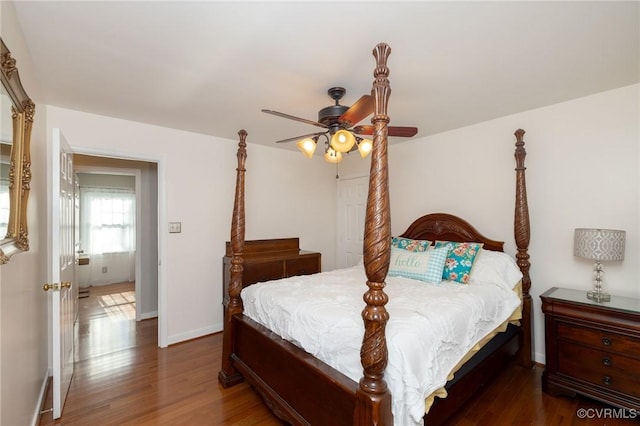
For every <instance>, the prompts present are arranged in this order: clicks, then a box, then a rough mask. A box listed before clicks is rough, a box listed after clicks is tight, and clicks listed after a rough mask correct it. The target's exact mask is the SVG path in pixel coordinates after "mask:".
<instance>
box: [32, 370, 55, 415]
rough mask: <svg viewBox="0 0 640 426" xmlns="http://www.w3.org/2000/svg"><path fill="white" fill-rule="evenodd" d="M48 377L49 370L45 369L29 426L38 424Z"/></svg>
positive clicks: (45, 395) (45, 394)
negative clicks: (45, 372)
mask: <svg viewBox="0 0 640 426" xmlns="http://www.w3.org/2000/svg"><path fill="white" fill-rule="evenodd" d="M50 375H51V370H49V369H47V374H46V375H45V376H44V380H43V381H42V386H40V394H39V395H38V402H37V403H36V410H35V412H34V413H33V418H32V419H31V426H38V425H39V424H40V411H41V410H42V407H44V401H45V399H46V397H47V383H49V377H50ZM45 408H46V407H45Z"/></svg>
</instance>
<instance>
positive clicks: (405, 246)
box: [391, 237, 431, 251]
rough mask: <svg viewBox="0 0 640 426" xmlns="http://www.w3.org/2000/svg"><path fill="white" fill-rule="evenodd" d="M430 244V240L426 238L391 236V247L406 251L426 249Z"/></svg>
mask: <svg viewBox="0 0 640 426" xmlns="http://www.w3.org/2000/svg"><path fill="white" fill-rule="evenodd" d="M430 245H431V241H428V240H412V239H411V238H402V237H393V238H391V247H395V248H399V249H402V250H406V251H427V249H428V248H429V246H430Z"/></svg>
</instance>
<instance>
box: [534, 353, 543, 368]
mask: <svg viewBox="0 0 640 426" xmlns="http://www.w3.org/2000/svg"><path fill="white" fill-rule="evenodd" d="M533 360H534V361H535V362H537V363H538V364H542V365H545V361H546V357H545V354H544V353H540V352H534V353H533Z"/></svg>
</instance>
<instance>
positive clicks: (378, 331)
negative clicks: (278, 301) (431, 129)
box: [354, 43, 393, 425]
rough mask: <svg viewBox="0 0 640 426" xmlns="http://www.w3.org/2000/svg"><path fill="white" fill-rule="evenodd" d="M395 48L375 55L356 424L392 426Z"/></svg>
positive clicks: (383, 47)
mask: <svg viewBox="0 0 640 426" xmlns="http://www.w3.org/2000/svg"><path fill="white" fill-rule="evenodd" d="M390 53H391V48H390V47H389V46H388V45H387V44H385V43H380V44H378V45H377V46H376V47H375V49H374V50H373V56H374V57H375V58H376V69H375V71H374V74H373V75H374V77H375V80H374V82H373V89H372V92H373V93H372V95H374V97H375V107H376V108H375V114H374V116H373V118H372V119H371V122H372V123H373V126H374V138H373V152H372V155H371V170H370V174H369V194H368V196H367V212H366V219H365V231H364V248H363V249H364V267H365V271H366V274H367V286H368V287H369V289H368V290H367V292H366V293H365V294H364V297H363V299H364V301H365V302H366V304H367V305H366V306H365V308H364V310H363V311H362V318H363V320H364V328H365V331H364V339H363V341H362V348H361V350H360V359H361V363H362V367H363V370H364V376H363V377H362V379H360V385H359V388H358V390H357V391H356V413H355V416H354V424H356V425H392V424H393V416H392V414H391V394H390V393H389V390H388V389H387V384H386V382H385V381H384V370H385V368H386V366H387V356H388V353H387V341H386V337H385V327H386V324H387V321H388V320H389V313H388V312H387V310H386V309H385V306H384V305H385V304H386V303H387V301H388V297H387V295H386V294H385V292H384V290H383V289H384V287H385V281H384V280H385V278H386V276H387V272H388V270H389V260H390V256H391V247H390V245H391V213H390V208H389V172H388V160H387V125H388V123H389V117H388V116H387V104H388V102H389V95H390V94H391V88H390V86H389V80H388V76H389V68H387V58H388V57H389V54H390Z"/></svg>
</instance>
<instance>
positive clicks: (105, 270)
mask: <svg viewBox="0 0 640 426" xmlns="http://www.w3.org/2000/svg"><path fill="white" fill-rule="evenodd" d="M102 273H103V274H106V273H107V267H106V266H103V267H102Z"/></svg>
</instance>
